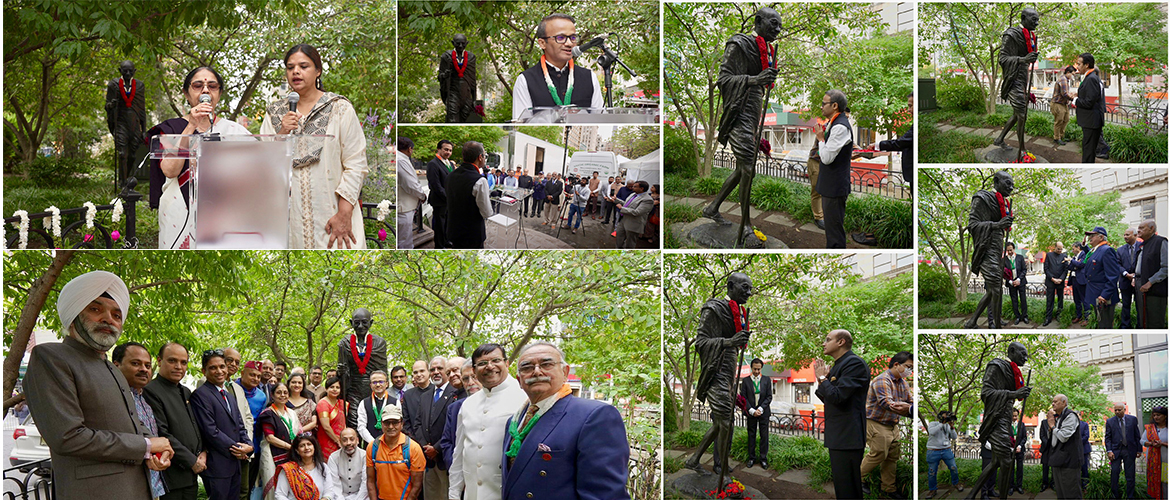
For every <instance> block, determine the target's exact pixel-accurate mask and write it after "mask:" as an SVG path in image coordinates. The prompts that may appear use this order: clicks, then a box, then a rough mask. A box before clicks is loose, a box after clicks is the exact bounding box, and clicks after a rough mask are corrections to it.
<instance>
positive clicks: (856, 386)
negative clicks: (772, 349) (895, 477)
mask: <svg viewBox="0 0 1170 500" xmlns="http://www.w3.org/2000/svg"><path fill="white" fill-rule="evenodd" d="M823 352H824V354H825V355H826V356H830V357H832V358H833V367H832V369H830V368H829V367H828V366H826V365H825V361H824V360H823V359H821V358H817V359H816V360H815V361H813V371H814V372H815V373H816V376H817V390H816V395H817V397H818V398H820V399H821V401H822V402H823V403H824V404H825V448H828V449H829V466H830V468H831V469H832V472H833V487H834V490H835V492H836V494H837V498H862V496H863V494H862V489H861V458H862V455H863V454H864V453H865V395H866V392H867V391H868V390H869V378H870V375H869V365H867V364H866V363H865V360H863V359H861V357H860V356H858V355H856V354H854V353H853V335H851V334H850V333H849V332H848V331H845V330H833V331H831V332H829V333H828V334H827V335H825V342H824V351H823Z"/></svg>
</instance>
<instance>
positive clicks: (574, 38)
mask: <svg viewBox="0 0 1170 500" xmlns="http://www.w3.org/2000/svg"><path fill="white" fill-rule="evenodd" d="M540 38H543V39H545V40H548V39H549V38H552V39H553V40H556V41H557V43H559V44H562V45H563V44H564V43H565V40H568V41H571V42H573V43H577V34H576V33H573V34H572V35H554V36H542V37H540Z"/></svg>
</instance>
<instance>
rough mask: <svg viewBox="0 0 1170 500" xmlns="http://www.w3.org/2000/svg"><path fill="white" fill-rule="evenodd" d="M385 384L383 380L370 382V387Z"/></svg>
mask: <svg viewBox="0 0 1170 500" xmlns="http://www.w3.org/2000/svg"><path fill="white" fill-rule="evenodd" d="M385 384H386V381H385V380H371V381H370V385H385Z"/></svg>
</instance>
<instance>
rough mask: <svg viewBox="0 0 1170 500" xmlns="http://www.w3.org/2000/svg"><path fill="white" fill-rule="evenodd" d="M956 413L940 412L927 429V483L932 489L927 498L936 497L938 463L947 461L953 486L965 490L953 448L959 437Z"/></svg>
mask: <svg viewBox="0 0 1170 500" xmlns="http://www.w3.org/2000/svg"><path fill="white" fill-rule="evenodd" d="M955 420H956V418H955V414H954V413H952V412H949V411H940V412H938V420H935V421H934V422H931V423H930V425H928V426H927V428H926V431H927V435H928V436H929V437H928V438H927V440H926V465H927V483H928V487H929V489H930V491H929V492H928V493H927V494H926V497H925V498H934V495H935V493H937V490H938V463H939V462H940V461H941V462H946V464H947V468H949V469H950V470H951V486H954V487H955V489H957V490H959V491H963V485H961V484H959V468H958V467H957V466H956V465H955V452H954V450H952V449H951V446H953V444H954V441H955V439H957V438H958V437H959V433H958V431H956V430H955Z"/></svg>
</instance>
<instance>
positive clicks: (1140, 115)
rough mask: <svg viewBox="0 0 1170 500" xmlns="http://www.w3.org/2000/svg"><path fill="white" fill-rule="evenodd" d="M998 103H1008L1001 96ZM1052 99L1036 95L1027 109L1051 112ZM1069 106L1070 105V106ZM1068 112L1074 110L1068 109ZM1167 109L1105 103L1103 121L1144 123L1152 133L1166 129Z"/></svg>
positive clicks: (1156, 106) (1129, 123) (1136, 124)
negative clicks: (1034, 100)
mask: <svg viewBox="0 0 1170 500" xmlns="http://www.w3.org/2000/svg"><path fill="white" fill-rule="evenodd" d="M997 102H998V103H999V104H1010V103H1008V102H1007V101H1005V100H1003V98H998V99H997ZM1051 104H1052V99H1050V98H1042V97H1037V98H1036V102H1034V103H1031V104H1029V105H1028V107H1029V109H1035V110H1039V111H1047V112H1049V113H1051V112H1052V105H1051ZM1070 107H1071V106H1070ZM1070 112H1074V113H1075V111H1073V110H1071V109H1070ZM1166 120H1167V109H1166V106H1165V105H1148V106H1135V105H1132V104H1109V103H1106V104H1105V123H1113V124H1117V125H1125V126H1127V127H1135V126H1138V125H1143V124H1144V125H1146V126H1148V127H1149V130H1150V131H1151V132H1154V133H1159V132H1164V131H1165V130H1166Z"/></svg>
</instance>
